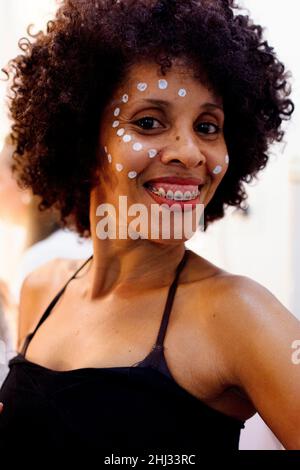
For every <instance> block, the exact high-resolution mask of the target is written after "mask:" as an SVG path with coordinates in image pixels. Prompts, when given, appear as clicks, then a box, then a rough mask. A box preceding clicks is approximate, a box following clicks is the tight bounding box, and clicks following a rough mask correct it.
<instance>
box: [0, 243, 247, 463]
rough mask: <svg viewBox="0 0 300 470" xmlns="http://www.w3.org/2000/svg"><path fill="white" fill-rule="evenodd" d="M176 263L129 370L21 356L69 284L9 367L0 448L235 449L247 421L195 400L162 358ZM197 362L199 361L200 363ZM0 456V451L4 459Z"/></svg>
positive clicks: (0, 422)
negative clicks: (152, 334) (148, 337)
mask: <svg viewBox="0 0 300 470" xmlns="http://www.w3.org/2000/svg"><path fill="white" fill-rule="evenodd" d="M187 254H188V250H185V253H184V256H183V258H182V260H181V261H180V263H179V265H178V267H177V269H176V274H175V278H174V281H173V283H172V284H171V286H170V288H169V292H168V296H167V301H166V304H165V310H164V313H163V316H162V322H161V325H160V328H159V332H158V336H157V340H156V343H155V345H154V346H153V348H152V350H151V351H150V353H149V354H148V355H147V356H146V357H145V358H144V359H143V360H142V361H140V362H138V363H135V364H133V365H132V366H127V367H106V368H104V367H102V368H81V369H75V370H67V371H54V370H51V369H48V368H46V367H44V366H41V365H38V364H35V363H33V362H31V361H29V360H27V359H26V358H25V354H26V350H27V348H28V345H29V342H30V341H31V339H32V337H33V336H34V334H35V332H36V331H37V329H38V328H39V326H40V325H41V324H42V323H43V322H44V321H45V320H46V318H47V317H48V316H49V314H50V312H51V310H52V308H53V307H54V305H55V304H56V302H57V301H58V299H59V298H60V296H61V295H62V294H63V292H64V291H65V289H66V287H67V285H68V284H69V282H70V281H71V280H72V279H74V278H75V277H76V275H77V274H78V272H79V271H80V270H81V269H82V268H83V267H84V266H85V265H86V264H87V263H88V262H89V261H90V259H91V258H92V257H90V258H89V259H88V260H87V261H86V262H85V263H84V264H83V265H82V266H81V267H80V268H79V269H78V270H77V271H76V272H75V274H74V275H73V276H72V277H71V278H70V279H69V281H68V282H67V283H66V285H65V286H64V287H63V288H62V289H61V290H60V292H59V293H58V294H57V295H56V296H55V298H54V299H53V300H52V302H51V303H50V305H49V306H48V308H47V309H46V311H45V313H44V314H43V315H42V317H41V319H40V321H39V323H38V325H37V326H36V328H35V330H34V331H33V332H32V333H30V334H29V335H28V336H27V338H26V341H25V343H24V346H23V349H22V352H21V353H19V354H17V356H15V357H14V358H12V359H11V360H10V362H9V373H8V375H7V377H6V379H5V381H4V383H3V385H2V388H1V390H0V401H2V402H3V403H4V409H3V412H2V413H1V414H0V449H2V450H3V449H9V448H10V449H18V448H20V446H22V447H25V448H27V449H28V446H29V447H30V448H31V449H33V448H35V447H36V446H38V448H39V450H41V449H45V450H46V449H47V450H49V449H63V450H67V449H73V451H74V449H80V450H81V451H85V450H95V451H97V450H99V451H102V450H105V451H107V452H116V449H118V450H119V451H121V450H123V451H127V452H128V451H129V450H131V449H132V450H134V449H136V450H142V451H146V450H148V451H152V452H157V451H164V452H166V451H173V452H174V451H176V452H177V453H178V452H179V451H180V452H184V451H186V452H187V451H193V452H194V453H195V452H201V451H207V450H209V449H218V450H227V451H232V450H237V449H238V443H239V436H240V430H241V428H243V427H244V422H243V421H240V420H238V419H236V418H233V417H230V416H229V415H226V414H224V413H222V412H220V411H217V410H215V409H213V408H211V407H210V406H208V405H206V404H205V403H204V402H202V401H201V400H199V399H198V398H196V397H195V396H194V395H192V394H191V393H190V392H188V391H187V390H186V389H184V388H183V387H182V386H180V385H179V384H178V383H177V382H176V381H175V380H174V378H173V377H172V374H171V372H170V370H169V368H168V366H167V363H166V359H165V355H164V346H163V342H164V337H165V334H166V329H167V325H168V320H169V316H170V312H171V309H172V304H173V300H174V296H175V293H176V288H177V283H178V277H179V274H180V272H181V270H182V269H183V267H184V265H185V263H186V260H187ZM199 360H201V358H199ZM1 455H2V454H1Z"/></svg>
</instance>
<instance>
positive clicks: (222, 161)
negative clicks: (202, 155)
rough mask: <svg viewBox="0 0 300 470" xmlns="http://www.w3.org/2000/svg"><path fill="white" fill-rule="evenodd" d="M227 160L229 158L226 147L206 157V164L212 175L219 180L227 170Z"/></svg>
mask: <svg viewBox="0 0 300 470" xmlns="http://www.w3.org/2000/svg"><path fill="white" fill-rule="evenodd" d="M229 161H230V159H229V155H228V153H227V149H225V150H223V151H222V152H220V153H218V154H215V155H211V156H210V157H209V158H208V159H207V166H208V168H209V171H210V173H211V174H212V176H213V177H214V178H216V179H220V180H221V179H222V178H223V176H224V175H225V173H226V172H227V169H228V166H229Z"/></svg>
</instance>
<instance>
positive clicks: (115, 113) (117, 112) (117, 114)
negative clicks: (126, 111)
mask: <svg viewBox="0 0 300 470" xmlns="http://www.w3.org/2000/svg"><path fill="white" fill-rule="evenodd" d="M120 112H121V110H120V108H116V109H115V110H114V116H116V117H117V116H119V114H120Z"/></svg>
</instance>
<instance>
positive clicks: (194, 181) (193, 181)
mask: <svg viewBox="0 0 300 470" xmlns="http://www.w3.org/2000/svg"><path fill="white" fill-rule="evenodd" d="M150 183H169V184H182V185H196V186H200V185H203V184H205V182H204V179H201V178H183V177H179V176H162V177H160V178H153V179H151V180H148V181H146V182H145V183H144V185H145V184H150Z"/></svg>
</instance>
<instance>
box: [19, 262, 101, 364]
mask: <svg viewBox="0 0 300 470" xmlns="http://www.w3.org/2000/svg"><path fill="white" fill-rule="evenodd" d="M92 258H93V255H92V256H90V257H89V258H88V259H87V260H86V261H85V262H84V263H83V265H81V266H80V268H79V269H77V271H76V272H75V273H74V274H73V275H72V277H70V279H69V280H68V281H67V282H66V284H65V285H64V286H63V287H62V289H61V290H60V291H59V292H58V293H57V294H56V296H55V297H54V299H52V301H51V302H50V304H49V305H48V307H47V308H46V310H45V312H44V313H43V315H42V317H41V318H40V320H39V322H38V324H37V325H36V327H35V329H34V330H33V332H32V333H29V334H28V335H27V337H26V339H25V342H24V344H23V347H22V350H21V354H22V355H23V356H25V354H26V351H27V348H28V346H29V343H30V341H31V340H32V338H33V336H34V335H35V333H36V331H37V330H38V329H39V327H40V326H41V324H42V323H43V322H44V321H45V320H46V318H47V317H48V316H49V315H50V312H51V310H52V309H53V307H54V306H55V304H56V303H57V301H58V299H59V298H60V297H61V295H62V294H63V293H64V291H65V290H66V288H67V286H68V285H69V283H70V282H71V281H72V280H73V279H75V277H76V276H77V274H78V273H79V272H80V271H81V270H82V269H83V268H84V266H86V265H87V264H88V262H89V261H90V260H91V259H92Z"/></svg>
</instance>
